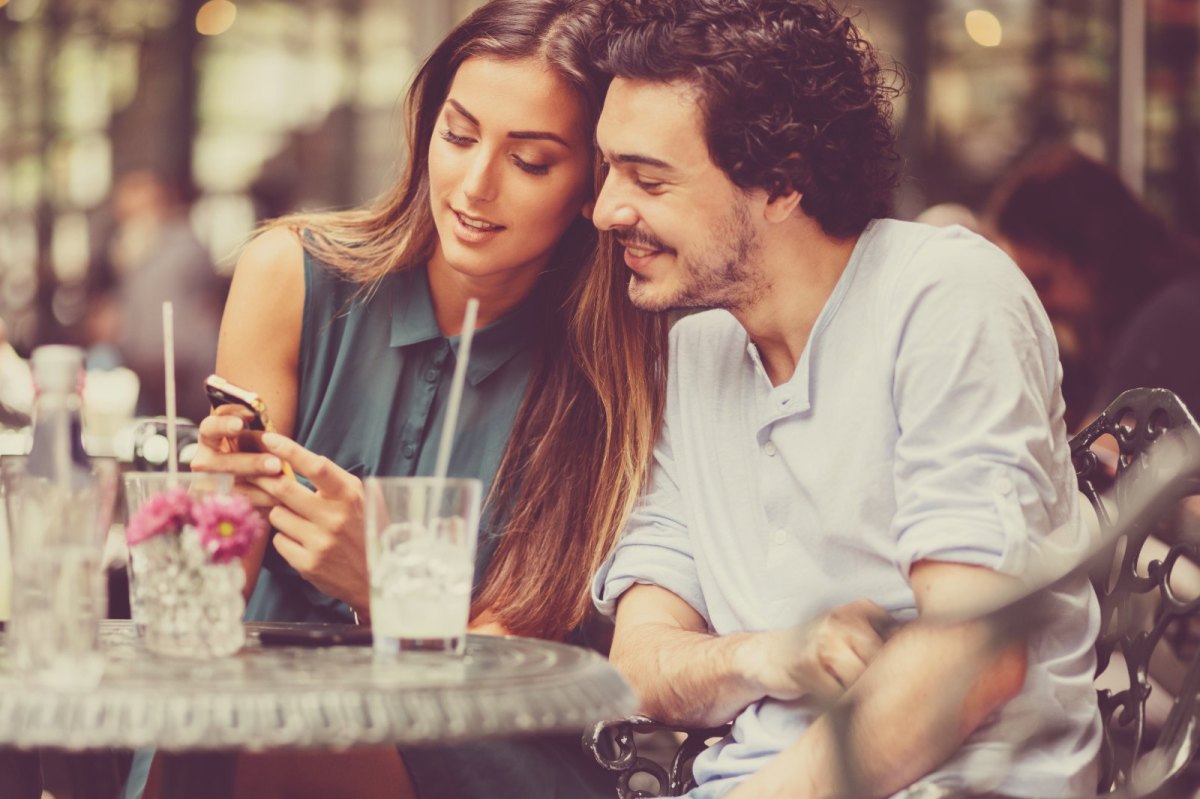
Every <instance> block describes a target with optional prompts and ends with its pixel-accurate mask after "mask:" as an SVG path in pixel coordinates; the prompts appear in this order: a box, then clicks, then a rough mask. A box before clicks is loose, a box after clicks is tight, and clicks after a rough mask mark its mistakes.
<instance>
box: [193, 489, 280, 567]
mask: <svg viewBox="0 0 1200 799" xmlns="http://www.w3.org/2000/svg"><path fill="white" fill-rule="evenodd" d="M192 521H193V522H194V523H195V525H196V531H197V532H198V533H199V534H200V543H201V545H203V547H204V548H205V549H206V550H208V554H209V555H210V556H211V557H212V559H213V561H214V562H216V563H225V562H227V561H231V560H233V559H234V558H239V557H241V556H242V555H244V554H246V552H247V551H248V550H249V549H250V545H251V544H253V543H254V542H255V541H256V540H257V539H258V538H260V537H261V536H263V535H265V534H266V532H267V524H266V522H265V521H263V518H262V517H261V516H259V515H258V512H257V511H255V510H254V506H252V505H251V504H250V502H249V501H248V500H247V499H246V498H245V497H243V496H241V495H240V494H234V495H233V496H227V497H222V496H213V497H206V498H205V499H202V500H200V501H199V502H197V503H196V504H195V505H193V506H192Z"/></svg>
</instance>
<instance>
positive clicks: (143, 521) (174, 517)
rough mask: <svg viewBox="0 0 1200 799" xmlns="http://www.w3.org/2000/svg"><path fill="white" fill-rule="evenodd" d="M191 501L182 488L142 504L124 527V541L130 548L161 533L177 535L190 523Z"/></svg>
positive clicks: (166, 492)
mask: <svg viewBox="0 0 1200 799" xmlns="http://www.w3.org/2000/svg"><path fill="white" fill-rule="evenodd" d="M191 517H192V500H191V498H190V497H188V493H187V490H186V489H184V488H183V487H179V488H170V489H167V490H166V491H163V492H162V493H161V494H155V495H154V496H152V497H150V499H148V500H146V501H145V502H143V503H142V507H140V508H138V511H137V513H135V514H133V518H131V519H130V520H129V524H127V525H125V540H126V542H128V543H129V545H130V546H133V545H134V544H140V543H142V542H143V541H147V540H149V539H151V538H154V537H155V536H156V535H162V534H163V533H178V532H179V531H180V530H181V529H182V528H183V526H184V525H185V524H188V523H189V522H190V521H191Z"/></svg>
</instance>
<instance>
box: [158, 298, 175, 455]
mask: <svg viewBox="0 0 1200 799" xmlns="http://www.w3.org/2000/svg"><path fill="white" fill-rule="evenodd" d="M162 313H163V366H164V371H165V372H166V381H167V384H166V387H167V472H168V473H170V474H175V473H176V472H178V471H179V456H178V450H177V449H176V446H175V442H176V433H175V308H174V306H172V305H171V303H170V301H167V302H164V303H163V311H162Z"/></svg>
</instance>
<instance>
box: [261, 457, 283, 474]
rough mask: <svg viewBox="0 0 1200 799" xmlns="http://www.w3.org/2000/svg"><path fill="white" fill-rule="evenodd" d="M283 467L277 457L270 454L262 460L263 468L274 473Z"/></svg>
mask: <svg viewBox="0 0 1200 799" xmlns="http://www.w3.org/2000/svg"><path fill="white" fill-rule="evenodd" d="M282 468H283V464H282V463H280V462H279V458H276V457H274V456H271V457H270V458H267V459H265V460H264V461H263V469H265V470H266V471H268V472H271V473H272V474H274V473H275V472H278V471H279V470H280V469H282Z"/></svg>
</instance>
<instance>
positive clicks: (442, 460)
mask: <svg viewBox="0 0 1200 799" xmlns="http://www.w3.org/2000/svg"><path fill="white" fill-rule="evenodd" d="M478 314H479V300H476V299H469V300H467V312H466V314H465V315H464V316H463V326H462V333H461V334H460V336H459V340H458V358H457V359H456V361H455V363H454V378H453V379H452V380H451V381H450V402H449V403H448V404H447V405H446V415H445V417H444V418H443V420H442V440H441V441H440V442H438V455H437V467H436V468H435V469H434V472H433V476H434V478H435V479H436V480H437V484H438V485H441V483H442V481H444V480H445V479H446V470H447V469H448V468H449V467H450V447H451V445H452V442H453V441H454V427H455V424H456V423H457V422H458V406H459V403H460V402H462V392H463V382H464V381H465V380H466V378H467V360H468V359H469V358H470V357H471V339H473V338H474V337H475V317H476V316H477V315H478Z"/></svg>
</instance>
